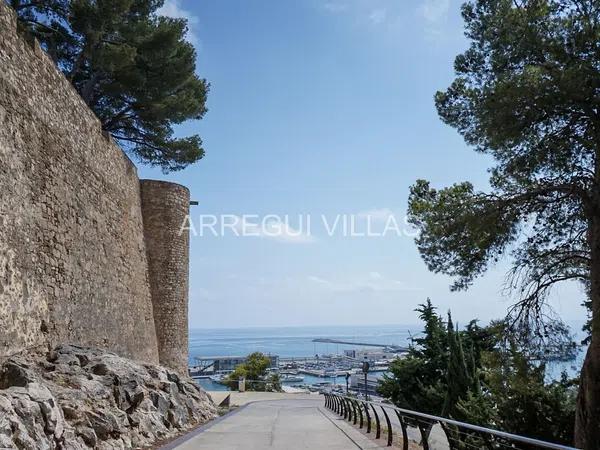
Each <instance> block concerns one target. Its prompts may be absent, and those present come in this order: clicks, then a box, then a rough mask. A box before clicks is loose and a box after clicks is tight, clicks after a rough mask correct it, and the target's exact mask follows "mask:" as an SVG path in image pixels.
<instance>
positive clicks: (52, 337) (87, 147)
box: [0, 1, 189, 372]
mask: <svg viewBox="0 0 600 450" xmlns="http://www.w3.org/2000/svg"><path fill="white" fill-rule="evenodd" d="M142 194H143V195H142ZM142 199H143V201H142ZM188 212H189V192H188V191H187V189H186V188H184V187H181V186H178V185H175V184H172V183H165V182H154V181H143V182H142V184H141V187H140V180H139V179H138V176H137V171H136V168H135V166H134V165H133V163H132V162H131V161H130V160H129V158H127V156H126V155H125V154H124V153H123V151H122V150H121V148H120V147H119V146H118V145H116V144H115V143H114V142H113V141H112V139H111V138H110V137H109V136H108V135H106V134H105V133H103V132H102V130H101V126H100V122H99V120H98V119H97V118H96V116H95V115H94V113H93V112H92V111H91V110H90V109H89V108H88V107H87V106H86V105H85V103H84V102H83V100H82V99H81V98H80V97H79V95H78V94H77V92H76V91H75V89H74V88H73V87H72V86H71V84H70V83H69V81H68V80H67V79H66V78H65V77H64V76H63V75H62V73H61V72H60V71H59V70H58V69H57V68H56V67H55V65H54V64H53V62H52V61H51V59H50V58H49V57H48V56H47V55H46V54H45V53H44V52H43V51H42V50H41V49H40V46H39V44H38V43H37V42H35V41H31V42H29V40H28V39H26V38H24V37H23V36H21V35H19V34H18V33H17V24H16V18H15V15H14V13H13V11H12V10H11V9H10V7H8V6H7V5H6V3H5V2H3V1H0V357H3V356H8V355H12V354H14V353H18V352H20V351H23V350H27V349H32V348H36V347H41V348H44V347H47V346H54V345H56V344H59V343H74V344H80V345H86V346H92V347H99V348H105V349H109V350H112V351H115V352H116V353H119V354H120V355H123V356H126V357H130V358H133V359H137V360H141V361H146V362H150V363H157V362H160V363H162V364H164V365H167V366H169V367H172V368H175V369H177V370H179V371H180V372H184V371H186V369H187V288H188V283H187V280H188V244H189V243H188V239H189V236H188V235H182V236H180V235H179V227H180V226H181V221H180V220H181V219H182V218H183V217H185V215H186V214H188ZM154 246H156V247H154ZM171 319H173V320H171ZM175 347H176V348H175Z"/></svg>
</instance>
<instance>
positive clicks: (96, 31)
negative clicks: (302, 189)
mask: <svg viewBox="0 0 600 450" xmlns="http://www.w3.org/2000/svg"><path fill="white" fill-rule="evenodd" d="M9 3H10V4H11V6H12V7H13V8H14V9H15V10H16V12H17V15H18V17H19V24H20V26H21V28H24V29H25V30H26V32H28V33H30V34H31V35H33V36H35V37H36V38H37V39H38V40H39V41H40V43H41V45H42V46H43V48H44V49H45V50H46V51H47V52H48V54H49V55H50V57H51V58H52V59H53V60H54V61H55V63H56V64H57V66H58V67H59V68H60V69H61V70H62V71H63V73H64V74H65V75H66V77H67V78H68V79H69V80H70V81H71V83H72V84H73V86H74V87H75V88H76V89H77V91H78V92H79V94H80V95H81V97H82V98H83V100H84V101H85V102H86V104H87V105H88V106H89V107H90V108H91V109H92V110H93V111H94V112H95V113H96V115H97V116H98V118H99V119H100V121H101V123H102V127H103V129H104V130H105V131H108V132H110V133H111V135H112V136H113V137H114V138H115V139H116V140H117V141H119V142H120V143H121V145H122V146H123V147H124V148H125V149H126V150H128V151H129V152H130V153H131V154H133V155H134V156H135V157H137V159H139V160H140V161H142V162H145V163H148V164H151V165H157V166H160V167H162V169H163V170H164V171H171V170H179V169H182V168H184V167H186V166H187V165H189V164H191V163H193V162H196V161H198V160H199V159H200V158H202V156H203V155H204V150H203V148H202V140H201V139H200V137H199V136H197V135H193V136H187V137H175V135H174V129H173V128H174V126H176V125H178V124H181V123H183V122H185V121H188V120H199V119H201V118H202V117H203V116H204V114H205V113H206V106H205V103H206V96H207V93H208V89H209V84H208V83H207V82H206V80H204V79H201V78H200V77H198V75H196V51H195V50H194V47H193V46H192V44H190V43H189V42H187V41H186V38H185V35H186V32H187V22H186V20H185V19H173V18H168V17H161V16H159V15H158V14H157V11H158V9H159V8H160V7H161V6H162V4H163V1H162V0H70V1H69V0H36V1H26V0H10V1H9Z"/></svg>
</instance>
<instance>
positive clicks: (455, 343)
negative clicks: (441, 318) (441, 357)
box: [442, 312, 473, 416]
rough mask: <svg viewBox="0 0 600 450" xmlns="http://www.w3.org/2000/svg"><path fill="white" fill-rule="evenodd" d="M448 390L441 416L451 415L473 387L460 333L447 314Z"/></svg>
mask: <svg viewBox="0 0 600 450" xmlns="http://www.w3.org/2000/svg"><path fill="white" fill-rule="evenodd" d="M448 351H449V355H448V368H447V372H446V377H447V385H448V389H447V391H446V400H445V401H444V407H443V409H442V415H443V416H451V415H453V413H454V411H455V409H456V405H457V403H458V402H459V400H461V399H463V398H465V397H466V396H467V393H468V392H469V389H470V388H471V387H472V386H473V374H472V373H471V372H470V371H469V368H468V365H467V360H466V358H465V352H464V349H463V346H462V339H461V336H460V333H459V332H458V330H457V329H455V328H454V324H453V323H452V315H451V314H450V312H448Z"/></svg>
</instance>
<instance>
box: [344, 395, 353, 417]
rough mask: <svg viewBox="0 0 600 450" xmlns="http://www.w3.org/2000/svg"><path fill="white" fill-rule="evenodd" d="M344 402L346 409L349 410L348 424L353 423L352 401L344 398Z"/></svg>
mask: <svg viewBox="0 0 600 450" xmlns="http://www.w3.org/2000/svg"><path fill="white" fill-rule="evenodd" d="M344 402H345V403H346V408H347V409H348V417H347V419H348V422H352V405H351V404H350V400H348V399H347V398H344Z"/></svg>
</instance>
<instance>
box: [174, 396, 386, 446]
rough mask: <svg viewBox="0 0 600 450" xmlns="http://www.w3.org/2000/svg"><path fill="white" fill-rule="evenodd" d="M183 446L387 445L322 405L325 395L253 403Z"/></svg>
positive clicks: (188, 438) (176, 443) (209, 426)
mask: <svg viewBox="0 0 600 450" xmlns="http://www.w3.org/2000/svg"><path fill="white" fill-rule="evenodd" d="M185 438H187V440H186V441H184V442H182V441H181V440H178V442H175V443H173V444H174V445H171V446H167V448H176V449H178V450H196V449H197V450H202V449H205V450H209V449H210V450H216V449H218V450H242V449H243V450H260V449H279V450H299V449H311V450H321V449H322V450H325V449H327V450H352V449H379V448H383V447H380V446H379V445H377V444H376V443H374V442H373V441H371V440H370V439H368V438H367V437H366V436H364V435H363V434H362V433H361V432H359V431H358V430H357V429H355V428H353V427H352V425H350V424H348V423H347V422H345V421H344V420H343V419H341V418H340V417H339V416H337V415H335V414H333V413H331V412H330V411H327V410H326V409H325V408H324V407H323V398H322V397H321V398H316V399H284V400H265V401H258V402H254V403H249V404H247V405H245V406H243V407H241V408H240V409H239V410H237V411H234V412H232V413H230V414H229V415H227V416H225V417H223V419H221V420H216V421H215V422H214V423H213V424H212V425H210V424H209V425H208V427H207V428H203V429H200V430H199V431H198V432H195V433H194V432H192V433H191V434H190V435H188V436H186V437H184V439H185Z"/></svg>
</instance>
